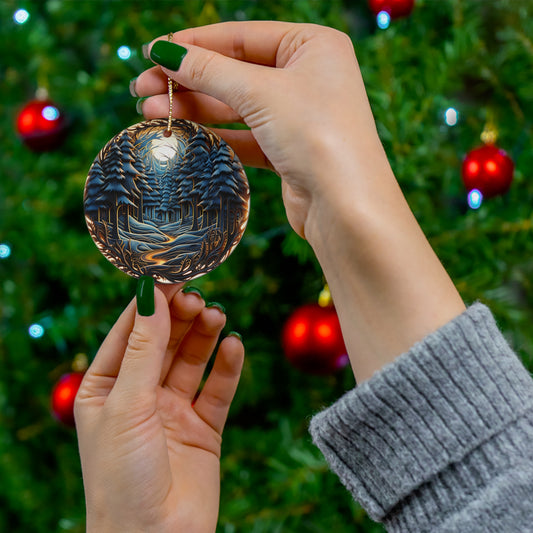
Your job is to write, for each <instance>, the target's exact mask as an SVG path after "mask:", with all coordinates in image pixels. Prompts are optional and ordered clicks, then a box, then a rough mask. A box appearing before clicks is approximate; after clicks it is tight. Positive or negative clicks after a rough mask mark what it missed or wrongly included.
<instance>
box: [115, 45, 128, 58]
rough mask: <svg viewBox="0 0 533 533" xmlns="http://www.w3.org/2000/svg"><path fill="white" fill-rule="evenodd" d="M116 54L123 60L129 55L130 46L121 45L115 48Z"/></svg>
mask: <svg viewBox="0 0 533 533" xmlns="http://www.w3.org/2000/svg"><path fill="white" fill-rule="evenodd" d="M117 56H118V57H120V59H122V60H123V61H126V59H129V58H130V57H131V48H130V47H129V46H121V47H120V48H119V49H118V50H117Z"/></svg>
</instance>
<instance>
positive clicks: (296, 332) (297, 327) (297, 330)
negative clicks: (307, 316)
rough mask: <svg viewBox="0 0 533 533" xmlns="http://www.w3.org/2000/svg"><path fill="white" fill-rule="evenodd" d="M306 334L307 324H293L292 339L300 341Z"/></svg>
mask: <svg viewBox="0 0 533 533" xmlns="http://www.w3.org/2000/svg"><path fill="white" fill-rule="evenodd" d="M306 333H307V324H306V323H305V322H297V323H296V324H294V329H293V330H292V334H293V336H294V338H296V339H301V338H302V337H303V336H304V335H305V334H306Z"/></svg>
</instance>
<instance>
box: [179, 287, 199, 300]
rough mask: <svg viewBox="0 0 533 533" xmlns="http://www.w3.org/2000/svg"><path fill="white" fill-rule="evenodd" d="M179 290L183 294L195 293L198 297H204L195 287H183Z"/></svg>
mask: <svg viewBox="0 0 533 533" xmlns="http://www.w3.org/2000/svg"><path fill="white" fill-rule="evenodd" d="M181 292H182V293H183V294H197V295H198V296H199V297H200V298H202V299H203V298H204V295H203V293H202V291H201V290H200V289H198V288H197V287H185V288H183V289H181Z"/></svg>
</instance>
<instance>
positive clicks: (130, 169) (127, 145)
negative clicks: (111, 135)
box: [116, 130, 141, 231]
mask: <svg viewBox="0 0 533 533" xmlns="http://www.w3.org/2000/svg"><path fill="white" fill-rule="evenodd" d="M116 149H117V152H118V153H120V154H121V155H120V157H121V161H120V162H121V170H122V175H123V176H124V178H123V179H124V187H125V188H126V190H127V191H129V199H130V202H131V203H129V204H127V205H126V206H125V208H124V212H123V215H122V216H123V218H124V226H125V228H126V231H129V229H130V228H129V215H130V213H131V214H132V215H133V216H134V217H136V218H138V213H139V206H140V202H141V192H140V190H139V188H138V187H137V181H138V180H137V178H138V172H137V169H136V168H135V165H134V161H135V157H134V155H133V154H134V147H133V143H132V140H131V138H130V135H129V133H128V130H125V131H124V132H123V134H122V135H121V136H120V138H119V139H118V140H117V147H116Z"/></svg>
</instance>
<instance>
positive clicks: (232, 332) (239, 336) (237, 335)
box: [228, 331, 242, 342]
mask: <svg viewBox="0 0 533 533" xmlns="http://www.w3.org/2000/svg"><path fill="white" fill-rule="evenodd" d="M228 337H237V338H238V339H239V340H240V341H241V342H242V335H241V334H240V333H237V332H236V331H230V332H229V333H228Z"/></svg>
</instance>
